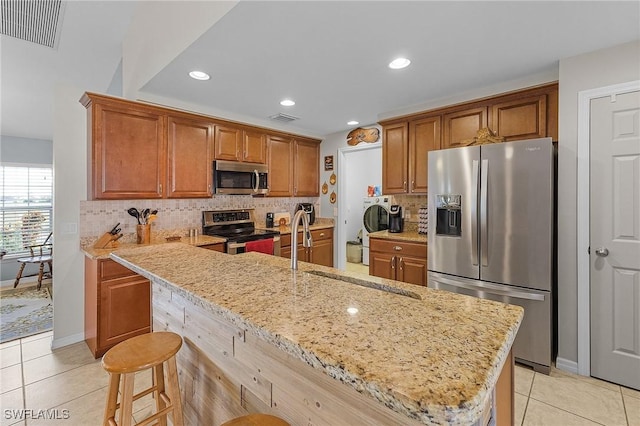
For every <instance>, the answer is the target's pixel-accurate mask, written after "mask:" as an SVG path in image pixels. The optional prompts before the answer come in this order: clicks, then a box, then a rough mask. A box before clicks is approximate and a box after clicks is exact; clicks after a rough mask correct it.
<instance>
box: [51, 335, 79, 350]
mask: <svg viewBox="0 0 640 426" xmlns="http://www.w3.org/2000/svg"><path fill="white" fill-rule="evenodd" d="M54 334H55V333H54ZM82 341H84V332H83V333H76V334H72V335H71V336H66V337H62V338H60V339H53V341H52V342H51V349H58V348H62V347H64V346H69V345H73V344H74V343H78V342H82Z"/></svg>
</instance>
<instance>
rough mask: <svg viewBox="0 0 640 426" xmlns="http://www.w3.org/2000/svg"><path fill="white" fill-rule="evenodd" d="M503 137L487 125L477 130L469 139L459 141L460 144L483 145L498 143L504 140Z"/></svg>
mask: <svg viewBox="0 0 640 426" xmlns="http://www.w3.org/2000/svg"><path fill="white" fill-rule="evenodd" d="M504 141H505V138H504V137H503V136H498V135H497V134H496V132H494V131H493V130H491V129H490V128H488V127H483V128H482V129H480V130H478V133H476V136H475V137H473V138H471V139H465V140H463V141H462V142H461V145H464V146H471V145H484V144H487V143H498V142H504Z"/></svg>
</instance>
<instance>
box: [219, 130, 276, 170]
mask: <svg viewBox="0 0 640 426" xmlns="http://www.w3.org/2000/svg"><path fill="white" fill-rule="evenodd" d="M215 146H216V153H215V159H216V160H229V161H242V162H247V163H260V164H264V163H266V162H267V161H266V159H267V158H266V157H267V137H266V135H265V134H264V133H262V132H259V131H252V130H241V129H238V128H233V127H228V126H216V137H215Z"/></svg>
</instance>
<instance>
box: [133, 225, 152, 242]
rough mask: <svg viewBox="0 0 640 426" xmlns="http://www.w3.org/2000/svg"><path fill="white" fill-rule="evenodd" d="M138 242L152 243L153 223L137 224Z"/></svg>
mask: <svg viewBox="0 0 640 426" xmlns="http://www.w3.org/2000/svg"><path fill="white" fill-rule="evenodd" d="M136 242H137V243H138V244H150V243H151V225H150V224H146V225H136Z"/></svg>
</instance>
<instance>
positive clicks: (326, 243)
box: [280, 228, 333, 267]
mask: <svg viewBox="0 0 640 426" xmlns="http://www.w3.org/2000/svg"><path fill="white" fill-rule="evenodd" d="M311 238H313V247H311V250H306V249H305V248H304V247H303V246H302V232H298V260H299V261H301V262H309V263H315V264H316V265H324V266H330V267H333V228H324V229H314V230H312V231H311ZM280 256H281V257H288V258H291V234H284V235H282V236H281V237H280Z"/></svg>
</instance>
